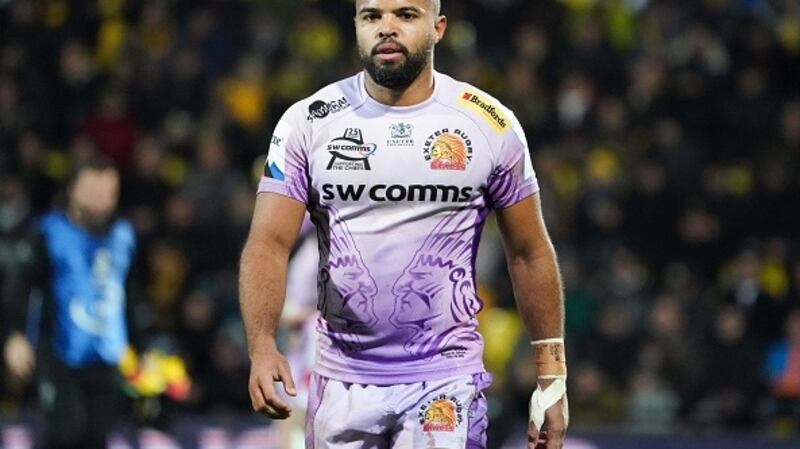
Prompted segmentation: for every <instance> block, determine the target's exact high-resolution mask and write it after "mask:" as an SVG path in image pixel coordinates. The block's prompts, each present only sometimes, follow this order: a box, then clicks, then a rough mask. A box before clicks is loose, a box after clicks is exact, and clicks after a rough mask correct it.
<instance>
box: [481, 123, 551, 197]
mask: <svg viewBox="0 0 800 449" xmlns="http://www.w3.org/2000/svg"><path fill="white" fill-rule="evenodd" d="M508 115H509V116H510V117H511V122H512V129H511V131H510V132H507V133H506V135H505V138H504V139H503V144H502V146H501V148H500V151H499V154H498V155H497V158H496V165H495V168H494V170H493V171H492V174H491V175H490V176H489V180H488V183H487V184H488V185H487V193H488V196H489V201H490V203H491V206H492V207H494V208H496V209H503V208H506V207H509V206H512V205H514V204H516V203H517V202H519V201H521V200H523V199H525V198H527V197H529V196H531V195H533V194H535V193H536V192H538V191H539V183H538V181H537V180H536V174H535V173H534V171H533V165H532V164H531V156H530V152H529V151H528V142H527V140H526V139H525V133H524V132H523V131H522V126H520V124H519V122H518V121H517V119H516V117H514V116H513V114H511V113H510V112H509V113H508Z"/></svg>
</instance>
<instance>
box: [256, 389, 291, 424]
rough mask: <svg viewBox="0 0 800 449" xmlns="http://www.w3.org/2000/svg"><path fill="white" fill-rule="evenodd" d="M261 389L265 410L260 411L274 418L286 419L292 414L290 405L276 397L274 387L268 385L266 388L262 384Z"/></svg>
mask: <svg viewBox="0 0 800 449" xmlns="http://www.w3.org/2000/svg"><path fill="white" fill-rule="evenodd" d="M261 391H262V394H264V402H265V404H266V405H267V407H266V408H267V411H266V412H262V413H266V415H267V416H269V417H270V418H275V419H286V418H288V417H289V415H291V414H292V409H291V407H289V404H287V403H286V402H284V401H283V400H282V399H281V398H280V397H278V393H277V392H276V391H275V387H273V386H272V385H269V389H267V388H265V386H264V385H262V386H261ZM268 392H269V394H268Z"/></svg>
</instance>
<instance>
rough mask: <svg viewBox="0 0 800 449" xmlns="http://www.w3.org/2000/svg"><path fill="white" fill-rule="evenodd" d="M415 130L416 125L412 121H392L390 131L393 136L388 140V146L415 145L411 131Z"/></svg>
mask: <svg viewBox="0 0 800 449" xmlns="http://www.w3.org/2000/svg"><path fill="white" fill-rule="evenodd" d="M413 131H414V125H412V124H411V123H403V122H399V123H392V124H391V125H389V133H390V135H391V138H390V139H389V140H387V141H386V146H388V147H413V146H414V139H413V138H412V137H411V133H412V132H413Z"/></svg>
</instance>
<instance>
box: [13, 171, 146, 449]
mask: <svg viewBox="0 0 800 449" xmlns="http://www.w3.org/2000/svg"><path fill="white" fill-rule="evenodd" d="M118 192H119V174H118V172H117V169H116V168H115V167H114V166H113V165H111V163H110V162H109V161H108V160H106V159H100V158H98V159H93V160H91V161H89V162H86V163H84V164H82V165H80V166H78V167H76V168H75V169H74V170H73V173H72V175H71V176H70V181H69V184H68V186H67V208H66V210H65V211H61V210H55V211H52V212H50V213H48V214H46V215H44V216H43V217H41V218H40V219H39V221H38V224H37V226H36V227H35V235H34V236H32V237H31V241H32V242H33V243H32V244H31V248H32V249H33V251H32V257H31V258H30V260H29V265H28V266H27V267H25V271H26V272H27V273H28V274H29V278H28V280H27V281H26V282H25V284H26V287H24V288H22V290H24V291H21V292H19V293H18V294H17V295H15V296H16V297H15V298H14V301H13V304H8V305H9V313H8V314H7V315H8V317H9V320H8V322H7V323H4V326H3V327H4V330H7V331H9V335H8V336H7V338H6V340H5V345H4V358H5V363H6V367H7V369H8V371H9V373H10V375H11V376H13V377H15V378H18V379H22V380H26V379H28V378H29V377H30V376H31V375H32V374H33V371H34V365H35V367H36V372H37V382H38V385H37V386H38V388H37V390H38V392H39V403H40V405H41V407H42V409H43V412H44V417H45V423H46V427H47V428H46V434H45V441H44V447H45V448H46V449H51V448H52V449H70V448H76V449H77V448H81V449H101V448H103V449H104V448H105V447H106V444H107V442H106V440H107V437H108V433H109V432H110V431H111V428H112V426H113V424H114V421H115V419H116V418H118V417H120V416H121V412H122V410H123V408H122V405H123V400H124V393H123V390H122V381H121V377H120V374H119V371H118V368H117V364H118V362H119V360H120V358H121V357H122V355H123V352H124V351H125V349H126V347H127V346H128V342H129V338H128V327H129V326H128V323H127V319H128V318H129V316H130V314H129V313H128V310H127V307H126V305H129V304H130V303H131V302H130V300H129V299H128V298H126V297H127V296H128V295H127V294H126V283H127V282H126V281H127V279H128V277H129V272H130V268H131V265H132V263H133V255H134V250H135V246H136V240H135V236H134V233H133V228H132V226H131V225H130V224H129V223H128V222H127V221H125V220H122V219H115V218H114V212H115V211H116V208H117V199H118V196H119V195H118ZM9 302H10V303H11V301H9ZM39 323H41V325H39ZM34 345H36V346H38V349H37V350H34Z"/></svg>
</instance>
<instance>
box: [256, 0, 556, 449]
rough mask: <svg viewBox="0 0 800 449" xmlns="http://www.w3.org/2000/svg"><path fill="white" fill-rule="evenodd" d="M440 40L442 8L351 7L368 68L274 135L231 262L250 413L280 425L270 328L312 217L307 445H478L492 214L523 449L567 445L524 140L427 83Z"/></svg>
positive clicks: (392, 1) (495, 109) (488, 108)
mask: <svg viewBox="0 0 800 449" xmlns="http://www.w3.org/2000/svg"><path fill="white" fill-rule="evenodd" d="M446 26H447V19H446V18H445V16H443V15H441V14H440V3H439V1H435V0H358V1H356V15H355V28H356V36H357V41H358V47H359V53H360V56H361V61H362V63H363V66H364V71H363V72H361V73H359V74H357V75H355V76H353V77H350V78H347V79H344V80H342V81H339V82H337V83H334V84H331V85H329V86H327V87H325V88H323V89H321V90H320V91H318V92H317V93H315V94H314V95H312V96H310V97H309V98H306V99H304V100H301V101H299V102H297V103H295V104H294V105H293V106H291V107H290V108H289V109H288V110H287V111H286V113H285V114H284V115H283V117H282V118H281V120H280V121H279V123H278V125H277V126H276V128H275V130H274V132H273V136H272V139H271V142H270V147H269V152H268V157H267V163H266V166H265V170H264V177H263V178H262V180H261V183H260V186H259V189H258V190H259V192H260V194H259V195H258V199H257V201H256V207H255V211H254V214H253V221H252V224H251V230H250V235H249V237H248V241H247V243H246V245H245V248H244V250H243V253H242V260H241V273H240V303H241V309H242V316H243V319H244V322H245V327H246V331H247V339H248V348H249V351H250V358H251V363H252V367H251V372H250V381H249V386H248V387H249V391H250V397H251V400H252V405H253V409H254V410H255V411H257V412H260V413H263V414H265V415H267V416H269V417H271V418H275V419H284V418H286V417H288V416H289V415H290V414H291V408H290V406H289V405H288V401H286V400H285V398H282V397H281V393H282V392H280V393H279V391H278V389H277V388H276V387H275V385H274V382H281V383H282V384H283V390H284V391H285V392H286V393H287V394H289V395H294V394H295V393H296V392H295V384H294V380H293V378H292V374H291V372H290V368H289V365H288V364H287V362H286V359H285V358H284V356H283V355H282V354H280V352H279V351H278V350H277V349H276V345H275V331H276V327H277V322H278V317H279V316H280V311H281V307H282V306H283V300H284V293H285V289H286V279H285V277H286V267H287V260H288V257H289V253H290V251H291V248H292V246H293V244H294V241H295V239H296V238H297V233H298V229H299V227H300V223H301V221H302V219H303V213H304V209H307V210H308V211H309V212H310V214H311V217H312V220H313V221H314V223H315V225H316V228H317V233H318V238H319V249H320V266H319V274H318V277H317V287H318V291H319V304H318V308H319V310H320V318H319V320H318V322H317V334H318V344H319V351H318V354H317V360H316V364H315V367H314V374H313V376H312V379H311V387H310V394H309V402H308V414H307V419H306V447H307V448H309V449H322V448H337V449H349V448H361V447H375V448H387V449H388V448H393V449H401V448H402V449H405V448H419V447H427V448H448V449H449V448H484V447H485V446H486V423H487V416H486V399H485V397H484V396H483V394H482V391H483V390H484V389H485V388H486V387H487V386H488V385H489V383H490V382H491V377H490V375H489V374H488V373H486V372H485V370H484V366H483V362H482V351H483V342H482V338H481V336H480V335H479V334H478V332H477V330H476V327H477V320H476V315H477V314H478V312H479V311H480V310H481V308H482V303H481V301H480V299H479V298H478V297H477V295H476V293H475V290H476V289H475V276H474V271H475V270H474V261H475V256H476V254H477V250H478V248H477V243H478V241H479V240H480V232H481V229H482V227H483V224H484V221H485V219H486V217H487V215H488V214H489V213H490V212H491V211H492V210H494V211H496V213H497V219H498V221H499V224H500V229H501V230H502V233H503V237H504V243H505V250H506V255H507V260H508V266H509V268H510V275H511V279H512V282H513V286H514V294H515V297H516V300H517V304H518V307H519V310H520V313H521V315H522V317H523V319H524V321H525V324H526V326H527V328H528V331H529V333H530V335H531V337H532V344H533V355H534V360H533V362H534V363H536V366H537V368H538V376H539V382H538V387H537V388H536V390H535V391H534V392H533V395H532V397H531V407H530V421H531V423H530V426H529V435H528V440H529V447H530V448H531V449H532V448H533V447H535V446H537V444H540V445H541V446H542V447H545V446H546V447H547V448H550V449H554V448H560V447H562V444H563V438H564V433H565V430H566V426H567V421H568V413H567V401H566V386H565V379H566V362H565V358H564V343H563V298H562V295H561V282H560V277H559V274H558V268H557V264H556V258H555V252H554V250H553V246H552V244H551V242H550V239H549V237H548V235H547V232H546V229H545V226H544V222H543V219H542V214H541V207H540V202H539V195H538V191H539V188H538V184H537V181H536V176H535V174H534V172H533V168H532V166H531V161H530V155H529V154H528V148H527V143H526V140H525V136H524V134H523V131H522V129H521V127H520V125H519V123H518V122H517V120H516V118H515V117H514V115H513V114H512V113H511V111H509V110H508V109H506V108H505V107H503V106H502V105H501V104H500V103H499V102H498V101H497V100H495V99H494V98H492V97H491V96H489V95H488V94H486V93H485V92H482V91H480V90H479V89H476V88H475V87H473V86H470V85H468V84H465V83H462V82H458V81H456V80H454V79H452V78H450V77H448V76H446V75H444V74H441V73H439V72H436V71H435V70H434V69H433V48H434V46H435V45H436V43H438V42H439V41H440V40H441V39H442V36H443V35H444V32H445V28H446Z"/></svg>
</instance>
